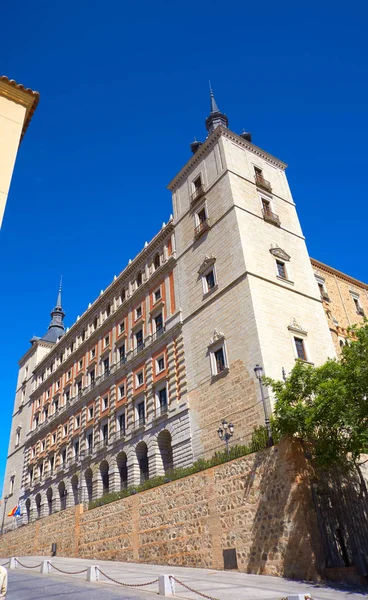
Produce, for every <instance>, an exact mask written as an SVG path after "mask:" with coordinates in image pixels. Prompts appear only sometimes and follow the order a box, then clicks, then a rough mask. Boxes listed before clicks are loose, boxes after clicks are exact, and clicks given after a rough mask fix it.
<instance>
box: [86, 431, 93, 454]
mask: <svg viewBox="0 0 368 600" xmlns="http://www.w3.org/2000/svg"><path fill="white" fill-rule="evenodd" d="M87 448H88V450H92V448H93V433H89V434H88V435H87Z"/></svg>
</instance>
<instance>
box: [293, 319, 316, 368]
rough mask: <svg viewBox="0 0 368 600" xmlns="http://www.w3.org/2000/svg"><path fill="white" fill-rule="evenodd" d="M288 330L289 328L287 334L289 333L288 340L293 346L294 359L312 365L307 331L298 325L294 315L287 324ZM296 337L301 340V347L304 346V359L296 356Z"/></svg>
mask: <svg viewBox="0 0 368 600" xmlns="http://www.w3.org/2000/svg"><path fill="white" fill-rule="evenodd" d="M288 330H289V335H290V341H291V344H292V347H293V352H294V358H295V360H296V361H297V360H301V361H302V362H304V363H306V364H309V365H314V362H312V360H311V353H310V349H309V344H308V340H307V337H308V332H307V331H306V330H305V329H304V328H303V327H302V326H301V325H299V323H298V321H297V320H296V319H295V317H294V318H293V320H292V322H291V323H290V325H288ZM296 338H297V339H302V340H303V347H304V352H305V356H306V359H305V360H304V359H302V358H299V356H298V351H297V347H296V341H295V339H296Z"/></svg>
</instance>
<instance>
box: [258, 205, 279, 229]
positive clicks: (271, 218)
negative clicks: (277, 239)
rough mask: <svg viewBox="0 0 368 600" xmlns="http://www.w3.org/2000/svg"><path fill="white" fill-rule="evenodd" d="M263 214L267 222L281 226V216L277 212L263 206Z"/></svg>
mask: <svg viewBox="0 0 368 600" xmlns="http://www.w3.org/2000/svg"><path fill="white" fill-rule="evenodd" d="M262 214H263V218H264V220H265V221H267V223H272V224H273V225H276V226H277V227H280V225H281V222H280V217H279V216H278V215H276V213H274V212H272V211H271V210H270V209H269V208H263V209H262Z"/></svg>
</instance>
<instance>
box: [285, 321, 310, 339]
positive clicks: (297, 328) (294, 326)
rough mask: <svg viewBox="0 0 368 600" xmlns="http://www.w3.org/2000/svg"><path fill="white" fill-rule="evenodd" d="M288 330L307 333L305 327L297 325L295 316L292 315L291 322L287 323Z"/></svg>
mask: <svg viewBox="0 0 368 600" xmlns="http://www.w3.org/2000/svg"><path fill="white" fill-rule="evenodd" d="M288 330H289V331H294V332H296V333H301V334H303V335H307V332H306V331H305V329H303V327H301V325H299V323H298V321H297V320H296V318H295V317H293V320H292V322H291V323H290V325H288Z"/></svg>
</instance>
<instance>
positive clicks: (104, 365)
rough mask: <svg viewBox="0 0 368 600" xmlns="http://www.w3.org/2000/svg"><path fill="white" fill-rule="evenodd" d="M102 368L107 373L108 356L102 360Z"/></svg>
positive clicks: (108, 368)
mask: <svg viewBox="0 0 368 600" xmlns="http://www.w3.org/2000/svg"><path fill="white" fill-rule="evenodd" d="M103 369H104V373H105V374H106V373H108V372H109V370H110V361H109V359H108V358H105V360H104V361H103Z"/></svg>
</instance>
